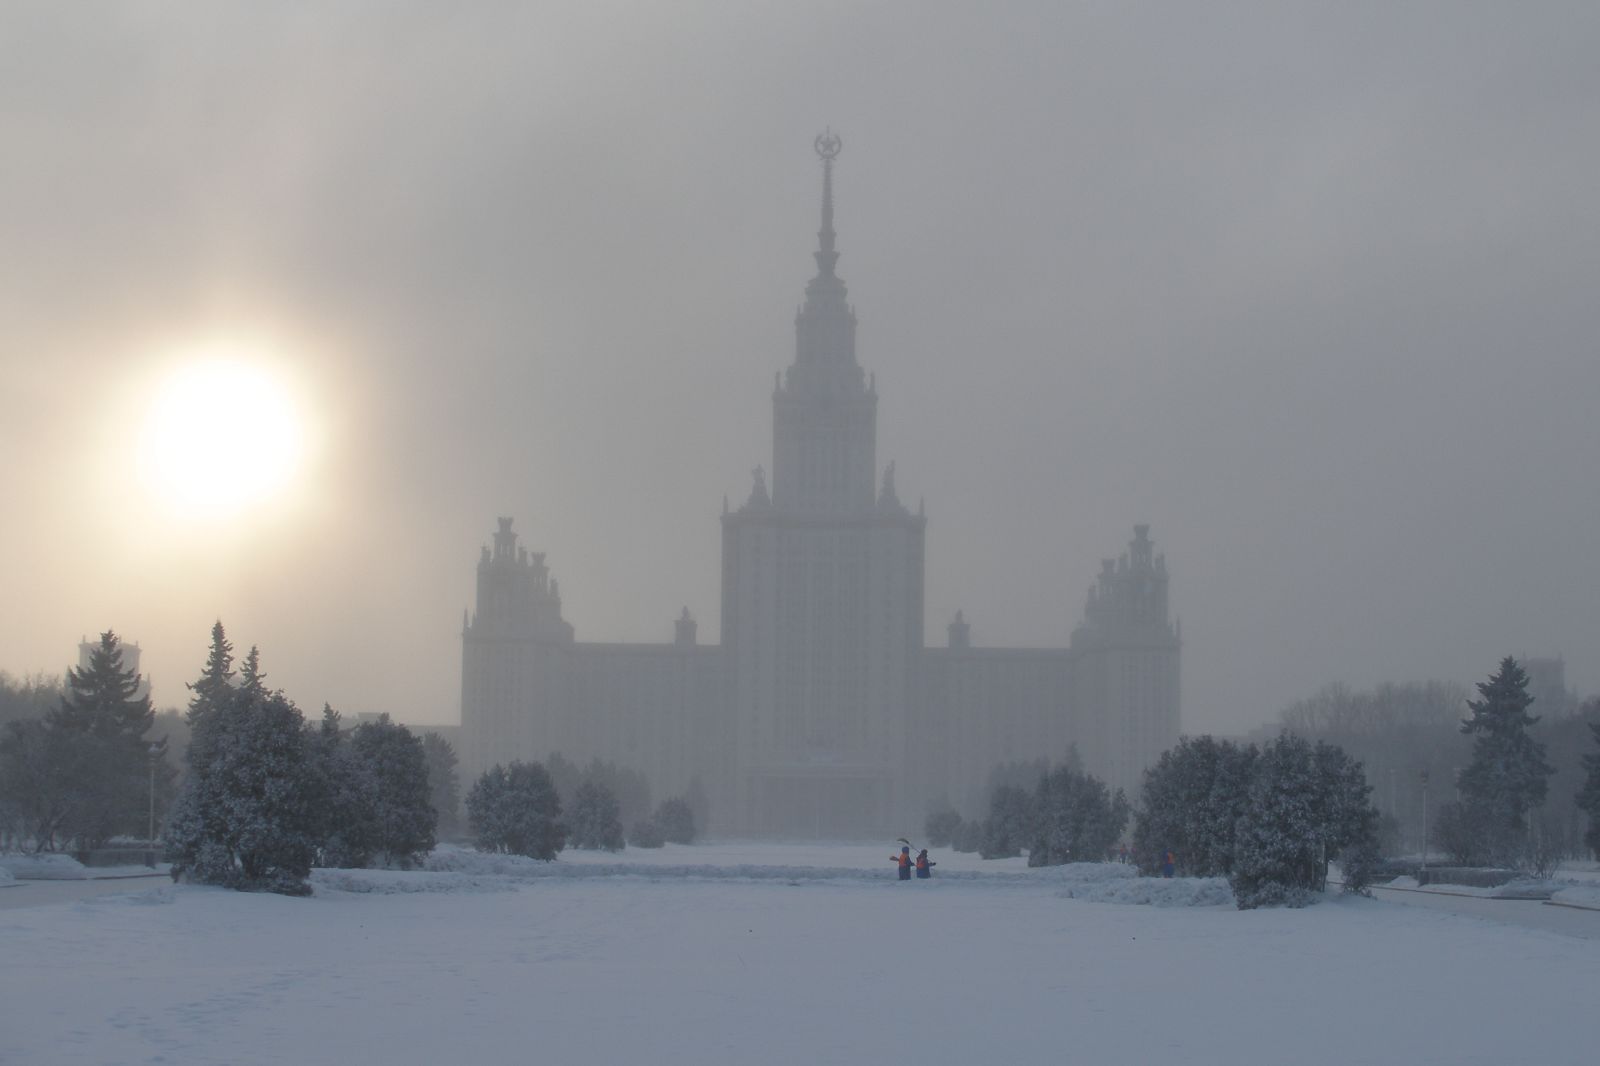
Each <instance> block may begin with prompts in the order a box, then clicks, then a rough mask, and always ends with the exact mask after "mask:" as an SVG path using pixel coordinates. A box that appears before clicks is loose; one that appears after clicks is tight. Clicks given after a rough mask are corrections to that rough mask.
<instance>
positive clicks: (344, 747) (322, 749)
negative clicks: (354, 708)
mask: <svg viewBox="0 0 1600 1066" xmlns="http://www.w3.org/2000/svg"><path fill="white" fill-rule="evenodd" d="M309 740H310V746H311V754H312V762H313V764H314V765H313V778H314V782H315V789H316V797H315V804H314V805H315V809H316V811H317V860H316V862H317V865H318V866H331V867H343V868H352V867H363V866H368V865H370V864H371V862H372V857H373V854H374V853H375V852H376V851H377V850H378V839H377V838H378V825H377V822H378V810H377V782H376V781H375V780H374V778H373V773H372V769H371V767H369V766H368V765H367V764H366V762H365V761H364V760H363V759H362V758H361V757H360V755H359V753H357V752H356V750H355V748H354V746H353V745H352V744H351V743H350V738H349V735H348V733H347V732H346V731H345V729H344V728H343V722H342V719H341V716H340V714H339V712H338V711H335V710H334V709H333V708H332V707H330V706H328V705H326V704H324V705H323V708H322V722H321V723H320V725H319V726H318V727H317V728H316V729H315V730H314V731H313V732H312V734H311V736H310V737H309Z"/></svg>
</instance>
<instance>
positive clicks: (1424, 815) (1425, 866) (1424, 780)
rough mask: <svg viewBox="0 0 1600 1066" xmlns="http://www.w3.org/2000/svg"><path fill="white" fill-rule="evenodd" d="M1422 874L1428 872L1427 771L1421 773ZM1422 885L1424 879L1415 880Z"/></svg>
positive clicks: (1425, 879)
mask: <svg viewBox="0 0 1600 1066" xmlns="http://www.w3.org/2000/svg"><path fill="white" fill-rule="evenodd" d="M1422 872H1423V873H1424V874H1426V873H1427V872H1428V771H1427V770H1423V771H1422ZM1417 880H1418V881H1421V882H1422V883H1423V884H1427V883H1428V879H1427V878H1426V877H1419V878H1417Z"/></svg>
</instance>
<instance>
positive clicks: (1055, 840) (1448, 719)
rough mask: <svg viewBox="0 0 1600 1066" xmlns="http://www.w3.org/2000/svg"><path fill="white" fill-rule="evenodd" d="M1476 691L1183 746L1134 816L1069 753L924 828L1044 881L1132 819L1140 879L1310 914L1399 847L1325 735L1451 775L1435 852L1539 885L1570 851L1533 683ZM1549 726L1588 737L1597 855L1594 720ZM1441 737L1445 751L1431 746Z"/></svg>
mask: <svg viewBox="0 0 1600 1066" xmlns="http://www.w3.org/2000/svg"><path fill="white" fill-rule="evenodd" d="M1477 690H1478V699H1476V700H1469V699H1467V698H1466V696H1465V693H1464V692H1461V691H1460V690H1458V689H1454V688H1453V687H1451V686H1444V685H1437V684H1433V685H1426V686H1386V687H1385V689H1382V690H1379V692H1378V693H1377V694H1375V695H1373V696H1354V695H1352V694H1350V693H1349V691H1348V690H1347V689H1335V690H1332V691H1328V690H1325V691H1324V692H1323V693H1321V694H1319V696H1318V697H1316V698H1314V699H1313V700H1310V701H1303V702H1302V703H1300V704H1296V705H1295V706H1293V707H1291V708H1290V709H1289V710H1288V711H1286V712H1285V713H1284V715H1283V716H1282V721H1281V723H1280V725H1281V726H1282V728H1281V731H1280V732H1279V733H1278V735H1277V736H1276V737H1274V738H1272V739H1269V740H1264V741H1263V742H1261V743H1256V742H1236V741H1232V740H1219V739H1217V738H1214V737H1211V736H1199V737H1184V738H1182V739H1181V740H1180V741H1179V743H1178V745H1177V746H1176V747H1174V748H1171V749H1169V750H1168V751H1166V752H1164V753H1163V754H1162V756H1161V758H1160V759H1159V760H1158V761H1157V763H1156V765H1154V766H1152V767H1150V768H1149V769H1148V770H1146V771H1145V774H1144V780H1143V786H1142V788H1141V791H1140V796H1139V801H1138V803H1137V805H1130V804H1129V803H1128V801H1127V800H1126V798H1125V797H1124V796H1123V795H1122V793H1121V792H1120V791H1117V792H1114V793H1113V792H1111V791H1110V790H1109V789H1108V788H1107V787H1106V785H1105V784H1104V783H1103V782H1101V781H1099V780H1098V779H1096V778H1094V777H1093V776H1092V775H1089V774H1086V773H1084V772H1083V769H1082V767H1081V764H1080V762H1079V760H1078V758H1077V754H1076V752H1075V751H1070V750H1069V752H1068V753H1067V757H1066V759H1065V760H1064V761H1063V762H1062V763H1061V764H1060V765H1057V766H1054V767H1051V766H1049V765H1048V764H1046V763H1045V762H1044V761H1043V760H1039V761H1034V762H1021V763H1009V764H1002V765H1001V766H998V767H996V768H995V770H994V772H993V773H991V775H990V786H991V787H990V802H989V809H988V812H987V814H986V815H985V816H984V817H982V818H980V819H971V820H967V819H963V818H962V817H961V815H960V814H959V813H957V812H956V811H953V810H949V809H945V810H940V811H937V812H935V813H934V814H932V815H930V816H929V818H928V820H927V823H926V826H925V829H926V832H927V835H928V838H929V840H930V842H931V843H932V844H933V845H934V846H936V847H943V846H951V847H954V848H955V849H956V850H958V851H976V852H978V854H979V855H980V856H982V857H983V858H985V859H994V858H1008V857H1013V856H1017V855H1019V854H1021V853H1022V852H1023V851H1024V850H1026V851H1027V853H1028V863H1029V865H1030V866H1039V865H1053V864H1057V863H1063V862H1071V861H1101V860H1104V859H1106V858H1107V857H1109V856H1110V854H1111V852H1112V849H1113V848H1116V847H1118V843H1119V841H1121V839H1122V837H1123V833H1124V830H1125V829H1126V827H1127V824H1128V821H1129V819H1130V817H1131V819H1132V822H1133V831H1132V834H1131V855H1132V858H1133V861H1134V862H1135V863H1136V864H1137V865H1138V866H1139V868H1140V871H1141V872H1142V873H1144V874H1146V875H1154V874H1156V873H1160V872H1173V873H1177V874H1180V875H1183V876H1193V877H1225V878H1227V879H1228V882H1229V884H1230V887H1231V888H1232V890H1233V894H1234V899H1235V901H1236V902H1237V904H1238V906H1239V907H1240V908H1242V909H1243V908H1251V907H1257V906H1264V905H1271V904H1289V905H1303V904H1304V903H1307V902H1310V901H1312V900H1313V899H1315V898H1316V896H1317V894H1318V893H1320V892H1322V891H1323V890H1324V888H1325V885H1326V883H1327V879H1328V872H1329V867H1330V865H1331V864H1333V863H1335V862H1337V863H1338V864H1339V866H1340V869H1341V874H1342V877H1343V884H1344V886H1345V888H1346V890H1349V891H1364V890H1365V888H1366V886H1367V885H1369V884H1370V883H1371V882H1372V880H1373V879H1374V877H1375V875H1376V873H1377V870H1378V868H1379V866H1380V863H1381V860H1382V858H1383V856H1384V854H1385V853H1386V852H1392V851H1393V850H1394V848H1395V847H1396V846H1397V834H1395V833H1394V831H1393V828H1392V826H1391V827H1390V828H1389V831H1388V832H1387V833H1386V832H1385V826H1384V821H1385V820H1384V818H1383V817H1382V816H1381V815H1380V812H1379V810H1378V807H1377V806H1376V805H1375V804H1374V803H1373V801H1372V794H1373V787H1372V784H1371V783H1370V781H1369V777H1368V773H1367V770H1366V768H1365V767H1364V766H1363V760H1362V759H1361V758H1358V757H1357V756H1356V755H1355V754H1352V752H1350V751H1347V750H1346V748H1345V747H1344V746H1343V745H1341V744H1337V743H1331V742H1330V741H1329V740H1327V739H1325V738H1324V737H1319V736H1316V735H1314V734H1316V733H1323V734H1325V735H1334V736H1339V737H1341V738H1342V739H1344V740H1345V741H1346V742H1347V743H1349V744H1351V745H1352V747H1355V748H1356V749H1357V750H1361V751H1366V750H1370V749H1371V748H1379V749H1381V750H1379V751H1378V752H1377V755H1378V758H1379V759H1380V765H1382V761H1383V760H1387V761H1389V762H1390V763H1391V764H1392V761H1393V760H1394V759H1396V758H1397V757H1399V758H1419V759H1421V760H1422V761H1423V762H1424V766H1423V769H1424V770H1426V769H1428V768H1429V766H1430V765H1438V762H1437V760H1439V759H1440V758H1441V757H1442V758H1443V759H1445V760H1447V761H1446V762H1445V764H1444V765H1446V766H1448V767H1450V770H1449V771H1448V772H1447V773H1445V774H1444V775H1442V777H1443V779H1444V780H1445V781H1451V780H1453V781H1454V784H1455V787H1456V790H1457V792H1458V793H1459V796H1458V798H1456V799H1454V800H1452V801H1450V802H1448V803H1445V804H1442V805H1440V806H1439V807H1438V808H1437V811H1438V813H1437V815H1436V818H1435V823H1434V826H1433V832H1431V833H1430V834H1429V837H1430V839H1432V840H1435V841H1437V842H1438V843H1439V845H1440V846H1441V847H1443V848H1444V849H1445V850H1446V851H1447V852H1448V853H1449V855H1450V856H1451V858H1452V859H1453V860H1455V861H1457V862H1460V863H1462V864H1465V865H1490V864H1493V865H1498V866H1504V867H1511V868H1513V869H1518V870H1524V871H1528V872H1531V873H1535V874H1540V875H1542V874H1546V873H1548V872H1549V870H1550V869H1551V867H1552V865H1553V861H1552V860H1553V858H1554V857H1555V856H1556V855H1557V852H1558V850H1559V849H1558V848H1557V847H1556V844H1555V842H1556V841H1558V840H1561V841H1564V840H1565V839H1566V838H1565V837H1558V836H1557V835H1556V834H1554V833H1551V832H1549V831H1548V830H1546V829H1543V828H1542V827H1545V826H1548V825H1550V824H1552V823H1551V820H1550V819H1549V818H1543V819H1541V818H1540V817H1539V813H1540V810H1541V807H1542V805H1543V804H1544V803H1545V801H1546V798H1547V795H1548V791H1549V780H1550V778H1551V777H1552V775H1554V774H1556V773H1557V768H1556V766H1555V765H1554V764H1552V762H1551V761H1550V760H1549V759H1548V758H1547V749H1546V744H1545V742H1544V740H1542V739H1540V736H1539V734H1538V733H1537V732H1536V727H1537V726H1538V725H1539V722H1540V719H1539V718H1538V717H1537V716H1534V715H1532V714H1529V713H1528V709H1529V707H1530V706H1531V704H1532V703H1533V698H1532V697H1531V696H1530V695H1529V694H1528V691H1527V690H1528V676H1527V674H1526V672H1525V671H1524V670H1523V669H1522V667H1521V666H1520V664H1518V663H1517V662H1516V660H1515V659H1512V658H1509V657H1508V658H1506V659H1504V660H1503V661H1502V662H1501V664H1500V667H1499V669H1498V670H1497V671H1496V672H1495V674H1494V675H1492V676H1491V677H1490V678H1489V679H1488V680H1487V681H1485V682H1483V683H1481V684H1479V685H1478V686H1477ZM1463 710H1464V711H1466V712H1467V713H1466V714H1465V715H1463V713H1462V712H1463ZM1585 714H1587V717H1586V716H1585ZM1558 724H1560V725H1562V726H1563V727H1564V729H1563V731H1561V732H1555V731H1554V730H1550V731H1547V733H1546V735H1547V736H1548V735H1552V734H1553V735H1556V736H1568V737H1573V738H1574V739H1575V738H1576V737H1577V736H1581V735H1582V734H1587V738H1586V739H1587V740H1588V741H1590V742H1592V745H1591V746H1592V749H1593V750H1591V751H1590V752H1589V753H1587V754H1585V753H1582V751H1581V746H1580V745H1579V744H1578V743H1576V742H1573V743H1570V744H1568V745H1567V746H1566V747H1565V748H1564V750H1563V752H1562V755H1563V757H1564V758H1565V759H1566V760H1567V762H1568V763H1569V764H1570V765H1572V766H1575V767H1578V768H1579V770H1578V771H1577V772H1575V773H1573V774H1572V777H1577V776H1579V774H1580V773H1581V775H1582V784H1581V785H1580V786H1579V787H1578V788H1577V791H1576V793H1575V794H1574V796H1573V801H1574V809H1575V810H1577V811H1578V812H1580V813H1581V814H1582V815H1583V816H1584V818H1585V820H1586V821H1587V831H1586V832H1585V833H1584V836H1583V840H1584V843H1585V844H1586V845H1587V847H1588V848H1589V849H1591V850H1592V851H1593V852H1595V853H1596V854H1600V708H1597V707H1596V706H1595V704H1594V702H1593V701H1591V703H1590V704H1588V705H1586V709H1585V712H1584V713H1580V715H1578V716H1575V718H1574V720H1573V721H1568V722H1564V723H1558ZM1574 724H1575V725H1578V726H1581V727H1582V728H1581V729H1573V728H1571V727H1572V726H1573V725H1574ZM1547 729H1548V727H1547ZM1306 733H1311V734H1313V735H1312V736H1307V735H1305V734H1306ZM1441 738H1442V739H1443V740H1445V741H1447V743H1439V744H1433V743H1430V740H1431V741H1438V740H1440V739H1441ZM1396 748H1398V749H1399V751H1400V752H1404V753H1405V754H1402V755H1398V756H1397V752H1396V750H1395V749H1396ZM1441 753H1442V754H1441ZM1029 779H1032V780H1034V781H1035V784H1034V785H1033V787H1032V788H1031V789H1030V788H1028V787H1027V786H1026V784H1025V782H1027V781H1028V780H1029ZM1571 779H1572V778H1571V777H1569V780H1571ZM1379 780H1380V781H1381V780H1383V778H1382V777H1380V778H1379ZM1563 846H1564V845H1563Z"/></svg>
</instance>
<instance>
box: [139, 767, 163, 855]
mask: <svg viewBox="0 0 1600 1066" xmlns="http://www.w3.org/2000/svg"><path fill="white" fill-rule="evenodd" d="M165 747H166V745H165V744H164V743H159V744H152V745H150V822H149V826H148V827H147V829H146V831H145V836H144V839H145V851H144V864H145V865H146V866H148V867H150V868H151V869H152V870H153V869H155V866H156V760H157V759H158V758H160V757H161V752H162V750H163V749H164V748H165Z"/></svg>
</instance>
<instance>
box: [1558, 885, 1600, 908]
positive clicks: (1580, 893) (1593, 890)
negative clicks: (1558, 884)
mask: <svg viewBox="0 0 1600 1066" xmlns="http://www.w3.org/2000/svg"><path fill="white" fill-rule="evenodd" d="M1550 902H1551V903H1564V904H1566V905H1567V906H1569V907H1593V908H1595V909H1596V910H1600V884H1592V883H1591V884H1582V885H1578V884H1570V883H1569V884H1568V885H1566V886H1565V887H1563V888H1558V889H1556V891H1555V893H1554V894H1553V895H1552V896H1551V897H1550Z"/></svg>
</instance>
